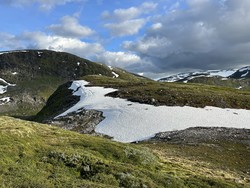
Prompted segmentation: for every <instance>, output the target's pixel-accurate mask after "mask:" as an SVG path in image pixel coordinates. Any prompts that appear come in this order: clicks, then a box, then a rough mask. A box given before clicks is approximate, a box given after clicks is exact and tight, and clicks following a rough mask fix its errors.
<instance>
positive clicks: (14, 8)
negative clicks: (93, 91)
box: [0, 0, 250, 78]
mask: <svg viewBox="0 0 250 188" xmlns="http://www.w3.org/2000/svg"><path fill="white" fill-rule="evenodd" d="M249 10H250V1H249V0H2V1H0V17H1V19H0V25H1V27H0V40H1V43H0V51H5V50H20V49H49V50H55V51H65V52H69V53H72V54H75V55H78V56H80V57H83V58H86V59H89V60H92V61H95V62H100V63H105V64H107V65H110V66H116V67H120V68H123V69H126V70H128V71H130V72H134V73H139V74H141V75H144V76H148V77H151V78H160V77H163V76H166V75H171V74H174V73H178V72H186V71H196V70H214V69H229V68H240V67H243V66H246V65H249V64H250V63H249V60H250V11H249Z"/></svg>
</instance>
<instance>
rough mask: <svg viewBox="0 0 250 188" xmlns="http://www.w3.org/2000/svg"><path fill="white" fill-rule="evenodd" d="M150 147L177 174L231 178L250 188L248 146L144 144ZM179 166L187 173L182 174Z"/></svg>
mask: <svg viewBox="0 0 250 188" xmlns="http://www.w3.org/2000/svg"><path fill="white" fill-rule="evenodd" d="M141 144H142V145H143V146H144V147H145V146H147V147H149V148H151V149H152V150H153V151H154V152H155V153H157V154H158V155H159V156H160V157H161V158H162V160H163V161H165V163H166V164H172V165H173V168H170V169H167V170H169V171H173V172H175V173H177V174H180V175H184V176H185V174H187V175H188V174H193V173H194V174H196V175H198V174H199V175H201V174H202V175H205V174H206V176H207V177H213V178H224V179H231V180H234V181H235V182H238V183H242V184H244V185H245V186H246V187H249V186H250V174H249V172H250V168H249V167H250V160H249V158H250V151H249V145H247V144H244V143H239V142H238V143H236V142H231V141H220V142H210V143H200V144H195V145H188V144H173V143H167V142H157V143H155V142H147V141H145V142H142V143H141ZM179 167H182V168H185V169H186V171H180V169H179Z"/></svg>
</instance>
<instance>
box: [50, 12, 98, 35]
mask: <svg viewBox="0 0 250 188" xmlns="http://www.w3.org/2000/svg"><path fill="white" fill-rule="evenodd" d="M49 29H50V30H51V31H53V32H54V33H55V34H56V35H60V36H63V37H72V38H82V37H86V36H89V35H92V34H94V31H93V30H92V29H90V28H89V27H86V26H82V25H81V24H80V23H79V22H78V20H77V18H75V17H72V16H64V17H62V18H61V23H60V24H53V25H51V26H49Z"/></svg>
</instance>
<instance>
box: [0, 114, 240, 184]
mask: <svg viewBox="0 0 250 188" xmlns="http://www.w3.org/2000/svg"><path fill="white" fill-rule="evenodd" d="M174 169H177V170H174ZM180 172H181V173H180ZM184 172H187V168H186V167H181V166H176V165H175V164H174V163H166V162H165V161H164V160H162V159H160V157H159V156H158V155H155V154H153V153H152V152H151V150H150V149H148V148H146V147H141V146H136V145H131V144H122V143H117V142H113V141H110V140H107V139H104V138H99V137H93V136H89V135H81V134H78V133H74V132H70V131H66V130H62V129H59V128H56V127H51V126H47V125H44V124H38V123H34V122H28V121H24V120H19V119H14V118H10V117H4V116H1V117H0V184H1V186H2V187H128V188H130V187H176V188H177V187H178V188H179V187H209V188H210V187H241V184H236V183H234V182H233V181H232V180H231V179H227V180H226V179H223V178H221V177H216V178H215V177H209V176H206V175H205V174H195V173H189V174H188V173H184Z"/></svg>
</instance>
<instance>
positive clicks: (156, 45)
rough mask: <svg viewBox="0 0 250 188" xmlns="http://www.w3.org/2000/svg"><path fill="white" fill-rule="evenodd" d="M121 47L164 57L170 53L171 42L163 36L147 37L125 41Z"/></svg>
mask: <svg viewBox="0 0 250 188" xmlns="http://www.w3.org/2000/svg"><path fill="white" fill-rule="evenodd" d="M123 47H124V48H125V49H127V50H132V51H136V52H140V54H144V55H148V56H152V57H158V58H164V57H166V56H168V55H169V54H171V53H172V49H171V48H172V42H171V41H170V40H169V39H167V38H165V37H148V38H143V39H142V40H139V41H138V42H132V41H125V42H124V43H123Z"/></svg>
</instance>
